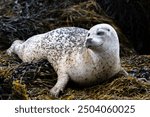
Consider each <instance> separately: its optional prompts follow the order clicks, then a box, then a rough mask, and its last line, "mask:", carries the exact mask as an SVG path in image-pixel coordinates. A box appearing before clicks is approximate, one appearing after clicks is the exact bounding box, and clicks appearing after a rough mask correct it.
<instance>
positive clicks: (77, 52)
mask: <svg viewBox="0 0 150 117" xmlns="http://www.w3.org/2000/svg"><path fill="white" fill-rule="evenodd" d="M7 53H8V54H9V55H11V54H12V53H14V54H17V55H18V56H19V58H20V59H21V60H22V61H23V62H32V61H35V62H36V61H38V60H40V59H47V60H48V61H49V62H50V64H51V65H52V66H53V68H54V70H55V71H56V73H57V75H58V78H57V83H56V84H55V86H54V87H53V88H52V89H51V90H50V92H51V94H52V95H54V96H55V97H58V96H59V94H60V92H61V91H63V90H64V89H65V87H66V85H67V84H68V81H69V80H71V81H73V82H75V83H77V84H79V85H81V86H91V85H94V84H97V83H101V82H103V81H106V80H109V79H110V78H111V77H113V76H114V75H116V74H123V75H125V76H126V75H127V72H126V71H125V70H124V69H123V68H122V67H121V63H120V56H119V40H118V35H117V32H116V31H115V29H114V28H113V27H112V26H111V25H109V24H97V25H95V26H93V27H92V28H91V29H90V30H86V29H83V28H78V27H63V28H58V29H55V30H52V31H49V32H47V33H44V34H39V35H35V36H33V37H31V38H29V39H27V40H26V41H25V42H23V41H20V40H16V41H14V42H13V44H12V45H11V47H10V48H9V49H8V50H7Z"/></svg>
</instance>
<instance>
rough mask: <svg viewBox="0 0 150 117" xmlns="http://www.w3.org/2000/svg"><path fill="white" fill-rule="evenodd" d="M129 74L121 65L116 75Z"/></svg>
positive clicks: (125, 75)
mask: <svg viewBox="0 0 150 117" xmlns="http://www.w3.org/2000/svg"><path fill="white" fill-rule="evenodd" d="M128 75H129V74H128V73H127V72H126V71H125V70H124V68H122V67H121V70H120V71H119V72H118V73H117V76H124V77H127V76H128Z"/></svg>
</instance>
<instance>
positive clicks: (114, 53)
mask: <svg viewBox="0 0 150 117" xmlns="http://www.w3.org/2000/svg"><path fill="white" fill-rule="evenodd" d="M86 50H87V52H86V53H87V54H88V55H89V56H90V58H91V59H92V60H93V61H95V62H97V61H99V60H105V59H106V60H108V59H113V60H115V61H120V57H119V51H118V50H114V49H112V50H107V51H94V50H91V49H86Z"/></svg>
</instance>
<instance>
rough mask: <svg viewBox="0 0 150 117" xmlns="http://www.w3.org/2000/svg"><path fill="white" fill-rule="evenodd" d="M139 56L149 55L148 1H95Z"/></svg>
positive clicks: (149, 13) (149, 24)
mask: <svg viewBox="0 0 150 117" xmlns="http://www.w3.org/2000/svg"><path fill="white" fill-rule="evenodd" d="M97 2H98V3H99V5H100V6H101V7H102V9H103V10H104V11H105V12H106V14H107V15H108V16H110V17H111V18H112V19H113V20H114V21H115V22H116V23H117V24H118V26H119V27H120V28H121V29H122V31H123V33H124V34H125V35H126V36H127V38H128V39H129V40H130V42H131V43H132V44H133V46H134V48H135V50H136V51H137V52H138V53H139V54H150V46H149V42H150V41H149V40H150V1H149V0H97Z"/></svg>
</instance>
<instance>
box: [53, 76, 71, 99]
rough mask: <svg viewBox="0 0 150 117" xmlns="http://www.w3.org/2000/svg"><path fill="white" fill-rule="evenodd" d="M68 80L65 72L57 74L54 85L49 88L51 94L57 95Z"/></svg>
mask: <svg viewBox="0 0 150 117" xmlns="http://www.w3.org/2000/svg"><path fill="white" fill-rule="evenodd" d="M68 81H69V76H68V75H67V74H65V73H61V74H58V79H57V83H56V84H55V86H54V87H53V88H52V89H51V90H50V93H51V95H53V96H54V97H58V96H59V94H60V92H63V91H64V89H65V87H66V85H67V83H68Z"/></svg>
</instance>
